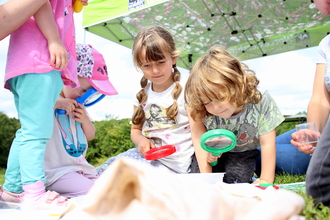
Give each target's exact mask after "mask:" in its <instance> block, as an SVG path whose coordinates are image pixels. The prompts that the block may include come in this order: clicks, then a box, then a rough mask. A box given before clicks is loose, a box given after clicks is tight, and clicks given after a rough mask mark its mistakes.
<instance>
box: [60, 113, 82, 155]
mask: <svg viewBox="0 0 330 220" xmlns="http://www.w3.org/2000/svg"><path fill="white" fill-rule="evenodd" d="M56 121H57V123H58V127H59V129H60V132H61V136H62V142H63V146H64V150H65V151H66V152H67V153H68V154H69V155H70V156H72V157H80V156H82V155H83V153H84V152H85V150H86V140H85V137H84V133H83V130H82V128H81V123H79V122H77V121H75V128H76V131H77V135H76V137H77V143H75V141H74V138H73V134H72V129H71V127H70V118H69V116H68V115H59V114H56Z"/></svg>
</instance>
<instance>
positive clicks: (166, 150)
mask: <svg viewBox="0 0 330 220" xmlns="http://www.w3.org/2000/svg"><path fill="white" fill-rule="evenodd" d="M174 152H176V148H175V146H173V145H164V146H161V147H154V148H152V149H150V150H149V151H147V152H146V153H145V155H144V156H145V158H146V160H157V159H160V158H163V157H167V156H169V155H171V154H173V153H174Z"/></svg>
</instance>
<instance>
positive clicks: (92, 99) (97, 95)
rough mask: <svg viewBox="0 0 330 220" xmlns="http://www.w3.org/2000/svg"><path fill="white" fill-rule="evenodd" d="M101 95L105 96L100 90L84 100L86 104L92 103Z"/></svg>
mask: <svg viewBox="0 0 330 220" xmlns="http://www.w3.org/2000/svg"><path fill="white" fill-rule="evenodd" d="M101 96H103V94H102V93H100V92H96V93H94V94H92V95H91V96H89V97H88V98H87V99H86V100H85V101H84V105H92V104H93V103H94V102H96V101H98V100H99V98H100V97H101Z"/></svg>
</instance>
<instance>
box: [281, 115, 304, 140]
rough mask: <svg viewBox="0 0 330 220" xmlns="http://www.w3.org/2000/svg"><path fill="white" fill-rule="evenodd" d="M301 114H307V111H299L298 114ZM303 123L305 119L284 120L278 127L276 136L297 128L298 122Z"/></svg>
mask: <svg viewBox="0 0 330 220" xmlns="http://www.w3.org/2000/svg"><path fill="white" fill-rule="evenodd" d="M300 114H303V115H307V113H306V112H299V113H298V114H296V115H300ZM301 123H305V121H303V122H302V121H298V120H296V121H292V122H286V121H284V122H282V123H281V124H280V125H279V126H278V127H277V128H276V136H278V135H280V134H283V133H285V132H287V131H290V130H292V129H295V128H296V125H297V124H301Z"/></svg>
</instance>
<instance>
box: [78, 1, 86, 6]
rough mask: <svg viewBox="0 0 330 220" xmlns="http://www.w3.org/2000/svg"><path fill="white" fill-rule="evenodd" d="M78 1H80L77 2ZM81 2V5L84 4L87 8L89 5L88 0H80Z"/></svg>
mask: <svg viewBox="0 0 330 220" xmlns="http://www.w3.org/2000/svg"><path fill="white" fill-rule="evenodd" d="M77 1H78V0H77ZM80 1H81V3H82V4H83V6H86V5H88V0H80Z"/></svg>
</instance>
